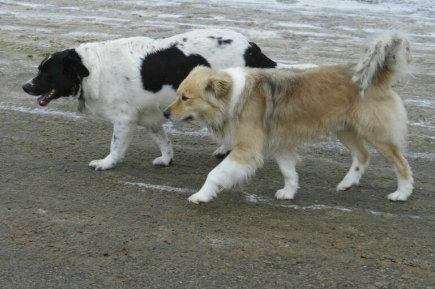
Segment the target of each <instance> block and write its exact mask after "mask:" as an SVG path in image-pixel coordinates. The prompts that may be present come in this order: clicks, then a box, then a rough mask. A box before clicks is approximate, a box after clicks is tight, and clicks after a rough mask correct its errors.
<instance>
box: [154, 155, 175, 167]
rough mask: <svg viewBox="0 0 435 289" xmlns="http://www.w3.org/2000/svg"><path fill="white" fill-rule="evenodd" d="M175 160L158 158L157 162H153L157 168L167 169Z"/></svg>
mask: <svg viewBox="0 0 435 289" xmlns="http://www.w3.org/2000/svg"><path fill="white" fill-rule="evenodd" d="M172 161H173V159H172V158H163V157H158V158H156V159H155V160H153V165H155V166H162V167H167V166H169V165H170V164H172Z"/></svg>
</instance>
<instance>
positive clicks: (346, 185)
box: [337, 178, 359, 192]
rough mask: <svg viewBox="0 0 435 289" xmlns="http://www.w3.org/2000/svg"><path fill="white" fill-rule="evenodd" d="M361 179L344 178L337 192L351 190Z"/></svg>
mask: <svg viewBox="0 0 435 289" xmlns="http://www.w3.org/2000/svg"><path fill="white" fill-rule="evenodd" d="M358 184H359V181H355V180H351V179H346V178H344V180H342V181H341V182H340V183H339V184H338V186H337V192H339V191H347V190H349V189H350V188H351V187H352V186H353V185H358Z"/></svg>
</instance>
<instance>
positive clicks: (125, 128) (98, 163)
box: [89, 122, 136, 171]
mask: <svg viewBox="0 0 435 289" xmlns="http://www.w3.org/2000/svg"><path fill="white" fill-rule="evenodd" d="M135 128H136V124H135V123H132V122H115V123H114V124H113V135H112V141H111V143H110V154H109V155H108V156H107V157H105V158H104V159H102V160H93V161H91V162H90V163H89V166H90V167H92V168H94V169H95V170H96V171H104V170H108V169H111V168H113V167H114V166H115V165H116V164H117V163H119V162H121V161H122V160H123V159H124V157H125V153H126V152H127V149H128V147H129V145H130V143H131V140H132V139H133V133H134V130H135Z"/></svg>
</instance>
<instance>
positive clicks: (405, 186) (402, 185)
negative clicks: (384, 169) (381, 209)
mask: <svg viewBox="0 0 435 289" xmlns="http://www.w3.org/2000/svg"><path fill="white" fill-rule="evenodd" d="M396 175H397V191H395V192H394V193H391V194H389V195H388V196H387V198H388V199H389V200H390V201H406V200H407V199H408V198H409V196H410V195H411V194H412V190H413V188H414V186H413V183H414V179H413V178H412V177H411V178H410V180H406V179H404V178H403V177H401V176H400V174H398V173H397V172H396Z"/></svg>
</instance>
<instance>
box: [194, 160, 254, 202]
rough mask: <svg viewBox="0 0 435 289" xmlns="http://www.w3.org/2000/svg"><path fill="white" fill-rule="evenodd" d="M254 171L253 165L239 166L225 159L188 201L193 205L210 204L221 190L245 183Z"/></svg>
mask: <svg viewBox="0 0 435 289" xmlns="http://www.w3.org/2000/svg"><path fill="white" fill-rule="evenodd" d="M255 170H256V167H255V166H253V165H244V164H239V163H238V162H235V161H232V160H230V159H229V158H226V159H224V160H223V161H222V162H221V163H220V164H219V165H218V166H217V167H215V168H214V169H213V170H212V171H211V172H210V173H209V174H208V176H207V180H206V181H205V183H204V185H203V186H202V188H201V190H199V191H198V192H197V193H196V194H193V195H192V196H190V197H189V199H188V200H189V202H191V203H194V204H199V203H207V202H210V201H211V200H212V199H213V198H215V197H216V196H217V194H218V193H219V192H220V191H221V190H222V189H230V188H232V187H234V186H235V185H237V184H240V183H242V182H244V181H247V180H248V179H249V177H251V176H252V175H253V174H254V172H255Z"/></svg>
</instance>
